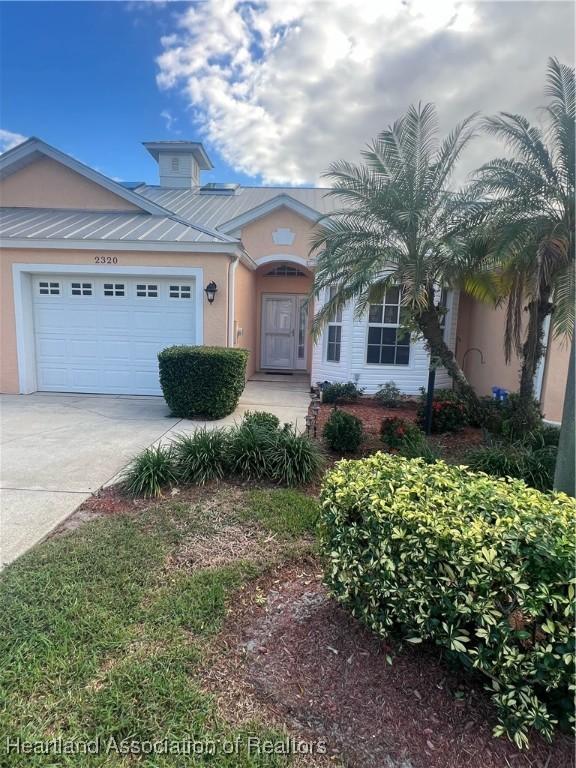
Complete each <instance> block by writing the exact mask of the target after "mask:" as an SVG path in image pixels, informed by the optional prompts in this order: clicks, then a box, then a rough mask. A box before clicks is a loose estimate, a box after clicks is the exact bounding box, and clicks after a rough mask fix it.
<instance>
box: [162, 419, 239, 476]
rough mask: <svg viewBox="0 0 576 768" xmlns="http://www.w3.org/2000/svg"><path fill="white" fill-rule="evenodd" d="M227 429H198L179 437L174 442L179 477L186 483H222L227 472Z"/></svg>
mask: <svg viewBox="0 0 576 768" xmlns="http://www.w3.org/2000/svg"><path fill="white" fill-rule="evenodd" d="M228 442H229V440H228V430H226V429H205V428H201V429H197V430H196V431H195V432H194V433H193V434H191V435H178V436H177V437H176V438H175V440H174V443H173V447H174V448H173V450H174V459H175V462H176V468H177V471H178V477H179V478H180V480H181V481H182V482H183V483H192V484H193V485H204V484H205V483H207V482H209V481H210V480H220V479H221V478H223V477H224V475H225V473H226V461H227V459H226V457H227V452H228Z"/></svg>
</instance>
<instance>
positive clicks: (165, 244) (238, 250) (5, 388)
mask: <svg viewBox="0 0 576 768" xmlns="http://www.w3.org/2000/svg"><path fill="white" fill-rule="evenodd" d="M144 146H145V147H146V149H147V150H148V151H149V152H150V154H151V155H152V157H153V158H154V160H155V161H156V162H157V165H158V182H159V183H158V185H152V186H149V185H145V184H139V183H119V182H116V181H113V180H112V179H110V178H107V177H106V176H103V175H102V174H100V173H98V172H97V171H95V170H93V169H91V168H88V167H87V166H85V165H83V164H81V163H79V162H78V161H77V160H74V159H73V158H71V157H70V156H68V155H66V154H64V153H62V152H60V151H58V150H57V149H55V148H53V147H51V146H49V145H47V144H45V143H44V142H42V141H40V140H39V139H34V138H33V139H29V140H28V141H26V142H24V143H23V144H21V145H19V146H18V147H15V148H14V149H12V150H10V151H9V152H6V153H5V154H4V155H2V156H1V157H0V204H1V206H2V210H1V221H0V237H1V246H2V251H1V281H2V284H1V294H0V295H1V352H2V360H1V362H2V365H1V371H0V373H1V377H0V385H1V386H0V389H1V391H2V392H5V393H31V392H35V391H51V392H87V393H106V394H131V395H155V394H160V388H159V382H158V370H157V358H156V355H157V353H158V351H159V350H160V349H162V348H163V347H165V346H168V345H170V344H215V345H225V346H241V347H245V348H247V349H248V350H249V351H250V358H249V364H248V375H249V376H252V375H253V374H254V373H255V372H262V373H267V372H268V373H271V374H274V373H278V372H284V373H294V372H300V373H306V374H308V375H309V376H310V377H311V380H312V381H325V380H329V381H349V380H353V381H357V382H358V384H359V385H360V386H362V387H364V388H365V389H366V391H367V392H368V393H370V392H374V391H375V390H376V389H377V388H378V386H379V385H381V384H382V383H384V382H386V381H390V380H393V381H395V382H396V384H397V386H398V387H399V388H400V389H401V390H402V391H404V392H405V393H409V394H415V393H417V392H418V390H419V388H420V387H422V386H425V384H426V379H427V372H428V363H429V360H428V354H427V352H426V350H425V348H424V345H423V343H422V342H421V341H418V340H415V339H408V338H406V336H405V335H404V334H403V333H402V332H401V331H399V329H398V297H397V296H396V295H395V294H394V292H393V291H392V292H389V295H388V296H387V297H386V300H385V302H384V304H382V305H373V306H372V307H371V309H370V313H367V314H366V316H365V317H363V318H357V317H355V316H354V312H353V309H352V307H349V308H348V309H345V310H344V311H343V312H342V314H341V315H338V316H337V317H334V318H333V322H331V323H330V324H329V326H328V327H327V329H326V331H325V332H324V334H323V336H322V338H320V339H319V341H318V342H316V343H314V342H313V340H312V338H311V335H310V324H311V319H312V313H313V310H314V308H313V306H312V304H311V302H308V301H307V297H308V295H309V292H310V289H311V285H312V274H313V269H314V264H313V262H312V261H311V260H310V258H309V247H310V237H311V234H312V231H313V229H314V227H315V226H317V224H316V222H317V220H318V218H319V217H320V216H321V215H322V214H324V213H326V212H329V211H330V210H331V208H332V206H333V205H334V199H333V198H331V197H328V196H326V190H323V189H317V188H276V187H241V186H238V185H227V184H203V182H202V171H204V170H208V169H210V168H211V167H212V165H211V162H210V159H209V157H208V155H207V154H206V152H205V150H204V147H203V146H202V144H200V143H198V142H148V143H146V144H145V145H144ZM210 283H214V284H215V286H216V293H215V295H214V296H213V301H210V300H209V298H212V296H208V294H207V293H206V291H205V289H206V287H207V286H208V284H210ZM321 300H325V297H321ZM445 333H446V338H447V340H448V343H449V344H450V345H451V346H452V347H453V348H454V349H455V351H456V354H457V356H458V358H459V360H460V361H461V363H462V364H463V366H464V369H465V371H466V373H467V375H468V376H469V378H470V380H471V381H472V383H473V384H474V385H475V386H476V388H477V390H478V391H479V392H480V393H481V394H489V393H490V391H491V387H492V386H494V385H499V386H503V387H507V388H508V389H511V390H513V389H514V388H515V387H516V384H517V378H518V366H517V364H516V363H515V364H513V365H510V366H506V365H505V362H504V358H503V352H502V314H501V313H500V312H497V311H495V310H492V309H491V308H489V307H485V306H481V305H478V304H477V303H475V302H473V301H472V300H470V299H469V297H466V296H463V297H461V296H459V295H458V294H457V293H452V294H449V295H448V297H447V316H446V325H445ZM567 361H568V356H567V353H566V352H565V351H563V350H562V349H561V348H560V347H558V346H557V345H555V344H551V345H550V346H549V349H548V354H547V359H546V361H544V362H543V365H542V366H541V371H540V375H539V378H538V391H537V395H538V396H539V397H540V399H541V402H542V405H543V409H544V411H545V414H546V416H547V417H548V418H549V419H551V420H558V419H559V418H560V414H561V408H562V398H563V386H564V382H565V379H566V370H567V364H568V362H567ZM437 380H438V385H439V386H446V385H448V384H449V380H448V378H447V376H446V374H445V372H443V371H440V372H439V375H438V377H437Z"/></svg>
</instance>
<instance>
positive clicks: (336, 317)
mask: <svg viewBox="0 0 576 768" xmlns="http://www.w3.org/2000/svg"><path fill="white" fill-rule="evenodd" d="M337 290H338V289H337V288H336V286H331V288H330V290H329V292H328V300H331V299H333V298H334V296H335V295H336V292H337ZM341 348H342V309H341V308H340V309H337V310H335V311H334V312H332V314H331V316H330V317H329V319H328V324H327V328H326V362H328V363H339V362H340V352H341Z"/></svg>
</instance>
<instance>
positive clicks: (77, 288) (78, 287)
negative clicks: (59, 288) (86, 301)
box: [71, 283, 92, 296]
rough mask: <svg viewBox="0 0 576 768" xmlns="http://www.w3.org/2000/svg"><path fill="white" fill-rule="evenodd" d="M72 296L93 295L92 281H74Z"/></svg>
mask: <svg viewBox="0 0 576 768" xmlns="http://www.w3.org/2000/svg"><path fill="white" fill-rule="evenodd" d="M71 289H72V290H71V293H72V296H92V283H72V284H71Z"/></svg>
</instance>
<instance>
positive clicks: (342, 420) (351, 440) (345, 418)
mask: <svg viewBox="0 0 576 768" xmlns="http://www.w3.org/2000/svg"><path fill="white" fill-rule="evenodd" d="M362 432H363V430H362V422H361V421H360V419H358V418H357V417H356V416H353V415H352V414H351V413H346V411H338V410H334V411H332V413H331V414H330V417H329V419H328V421H327V422H326V424H324V429H323V431H322V436H323V437H324V440H325V441H326V443H327V444H328V446H329V447H330V448H331V449H332V450H333V451H338V452H341V453H354V452H355V451H357V450H358V448H359V447H360V443H361V442H362Z"/></svg>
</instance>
